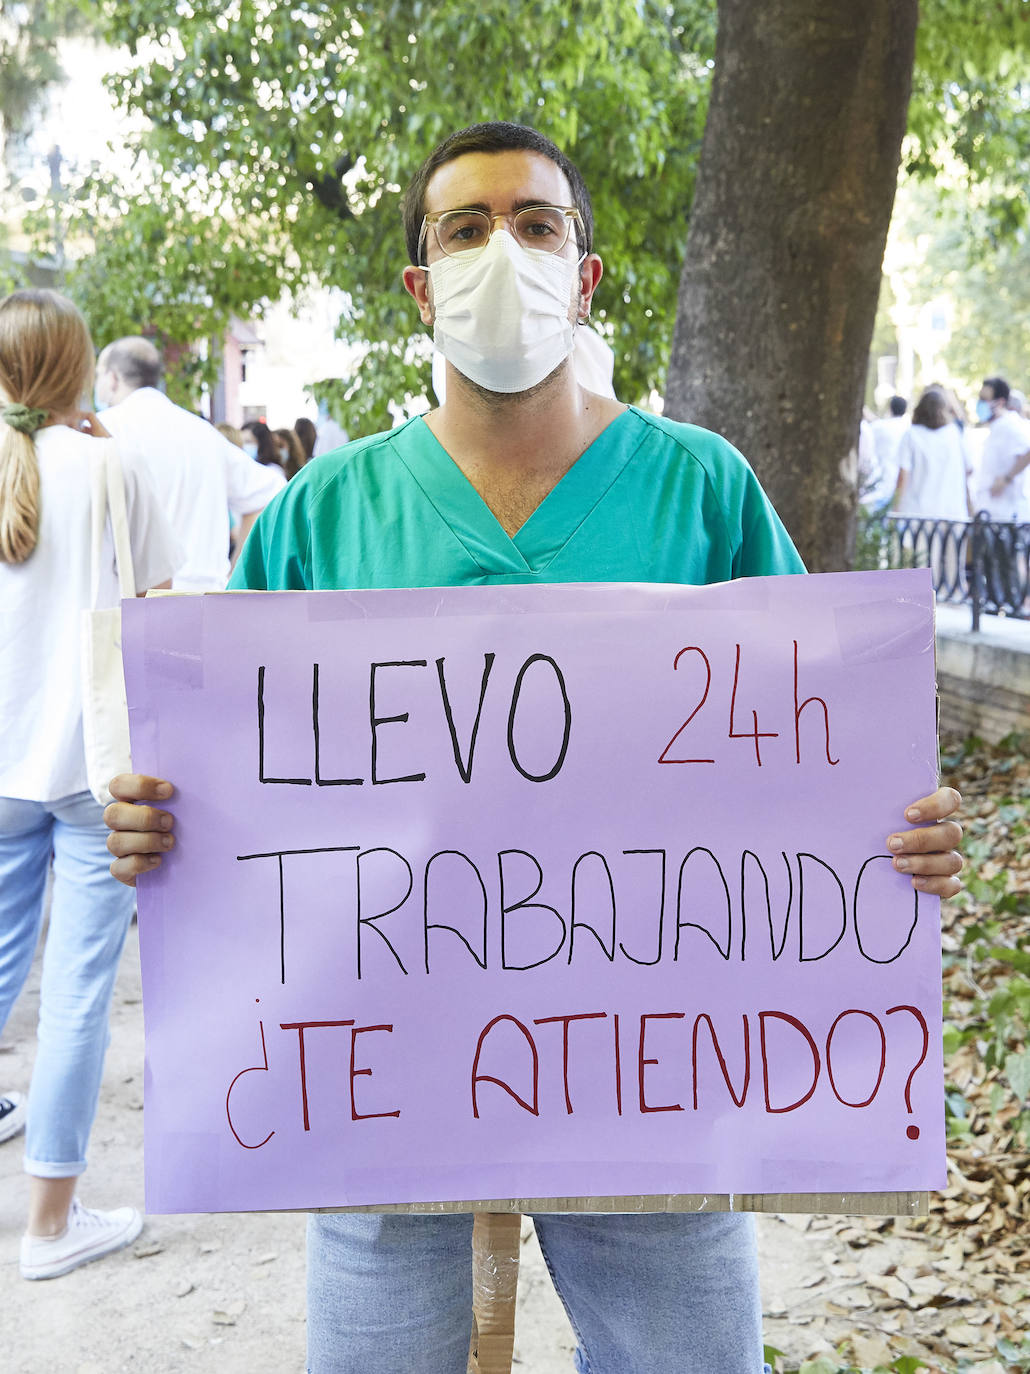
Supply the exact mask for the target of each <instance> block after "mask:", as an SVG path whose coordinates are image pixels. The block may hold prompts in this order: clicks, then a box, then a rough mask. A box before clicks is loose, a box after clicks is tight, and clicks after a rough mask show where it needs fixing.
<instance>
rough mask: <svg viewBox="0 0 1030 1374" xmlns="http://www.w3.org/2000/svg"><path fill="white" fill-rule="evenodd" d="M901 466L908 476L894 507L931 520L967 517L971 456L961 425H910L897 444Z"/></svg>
mask: <svg viewBox="0 0 1030 1374" xmlns="http://www.w3.org/2000/svg"><path fill="white" fill-rule="evenodd" d="M898 467H899V468H900V470H901V471H902V472H904V473H907V475H908V480H907V482H906V483H905V490H904V492H903V493H902V495H901V499H900V500H899V502H898V504H897V506H895V508H894V509H895V511H896V512H897V514H898V515H918V516H922V517H923V518H924V519H928V520H968V519H969V506H968V504H967V500H966V472H967V470H968V468H969V457H968V455H967V453H966V445H965V441H964V440H963V438H962V433H961V431H960V430H959V427H958V425H955V424H946V425H941V427H940V429H929V428H927V426H926V425H910V426H909V428H908V429H907V430H906V432H905V433H904V434H903V435H902V438H901V443H900V444H899V445H898Z"/></svg>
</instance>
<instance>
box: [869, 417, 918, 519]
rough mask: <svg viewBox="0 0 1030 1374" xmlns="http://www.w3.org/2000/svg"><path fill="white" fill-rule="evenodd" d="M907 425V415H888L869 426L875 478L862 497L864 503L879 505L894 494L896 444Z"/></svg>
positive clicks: (896, 481) (896, 483)
mask: <svg viewBox="0 0 1030 1374" xmlns="http://www.w3.org/2000/svg"><path fill="white" fill-rule="evenodd" d="M908 426H909V419H908V416H907V415H888V416H886V418H884V419H882V420H874V421H873V422H872V425H871V426H870V429H871V432H872V438H873V450H874V452H875V454H876V468H877V478H876V484H875V486H874V487H873V488H872V490H871V491H869V492H868V493H866V495H864V496H863V497H862V500H863V502H864V504H865V505H867V506H873V507H879V506H882V505H884V504H885V503H886V502H887V501H889V500H890V499H891V497H892V496H893V495H894V488H895V487H896V486H897V485H898V445H899V444H900V443H901V440H902V436H903V435H904V434H905V432H906V431H907V429H908Z"/></svg>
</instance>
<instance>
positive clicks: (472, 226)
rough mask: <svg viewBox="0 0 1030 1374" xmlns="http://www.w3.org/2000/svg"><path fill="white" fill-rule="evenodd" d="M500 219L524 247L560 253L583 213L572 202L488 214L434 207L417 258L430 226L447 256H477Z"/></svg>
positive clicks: (427, 216)
mask: <svg viewBox="0 0 1030 1374" xmlns="http://www.w3.org/2000/svg"><path fill="white" fill-rule="evenodd" d="M499 219H503V220H504V221H505V222H506V223H507V224H508V225H509V226H510V228H511V232H512V235H513V237H514V238H515V240H516V242H518V243H520V244H521V245H522V247H523V248H528V249H530V250H535V251H536V252H542V253H560V252H561V250H562V249H563V248H564V247H565V245H566V244H567V243H568V241H569V235H570V234H571V233H572V226H573V224H577V225H578V226H579V227H580V229H582V228H583V219H582V216H581V215H580V213H579V211H578V210H577V209H575V208H574V207H572V206H562V205H527V206H524V207H523V208H522V209H521V210H517V211H516V212H515V214H514V215H510V214H496V215H489V214H487V212H486V211H485V210H434V211H433V212H432V213H431V214H428V215H426V216H425V218H424V219H423V220H422V229H421V232H420V233H419V238H418V255H419V260H420V261H421V260H422V255H423V250H424V248H425V246H426V240H427V238H428V235H429V230H430V228H432V230H433V236H434V238H435V239H436V242H437V245H438V246H439V249H440V252H441V253H444V254H446V256H447V257H449V258H456V257H468V256H471V257H477V256H478V255H479V254H480V253H481V252H482V251H483V249H484V248H485V247H486V245H487V244H488V243H489V242H490V235H491V234H492V233H493V227H494V222H495V221H496V220H499Z"/></svg>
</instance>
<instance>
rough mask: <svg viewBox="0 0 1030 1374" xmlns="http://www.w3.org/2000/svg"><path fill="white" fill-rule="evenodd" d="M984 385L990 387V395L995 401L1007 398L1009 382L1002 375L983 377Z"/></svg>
mask: <svg viewBox="0 0 1030 1374" xmlns="http://www.w3.org/2000/svg"><path fill="white" fill-rule="evenodd" d="M984 386H989V387H990V388H991V396H992V398H993V399H994V400H995V401H1007V400H1008V398H1009V384H1008V382H1007V381H1006V380H1005V378H1004V377H985V378H984Z"/></svg>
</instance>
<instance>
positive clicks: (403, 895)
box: [123, 571, 945, 1212]
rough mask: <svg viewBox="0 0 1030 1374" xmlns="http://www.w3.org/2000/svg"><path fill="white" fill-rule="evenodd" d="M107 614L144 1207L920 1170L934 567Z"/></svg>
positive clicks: (658, 1187) (380, 1199)
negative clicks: (920, 862)
mask: <svg viewBox="0 0 1030 1374" xmlns="http://www.w3.org/2000/svg"><path fill="white" fill-rule="evenodd" d="M123 615H124V644H125V667H126V682H127V687H128V694H129V703H130V719H131V724H132V741H133V756H134V761H135V766H136V767H137V768H138V769H140V770H141V771H143V772H148V773H154V774H157V775H159V776H162V777H167V778H170V779H171V780H172V781H173V782H175V784H176V785H177V788H178V791H177V794H176V796H175V798H174V800H173V802H172V803H171V806H170V809H171V810H173V811H174V812H175V816H176V833H177V836H178V844H177V847H176V848H175V850H174V851H173V852H172V854H171V855H170V857H169V858H168V859H167V860H166V862H165V864H164V865H163V866H162V868H161V869H160V870H159V871H158V872H157V873H155V874H148V875H145V876H144V877H143V878H141V880H140V884H139V907H140V942H141V955H142V961H143V979H144V1011H145V1022H146V1035H147V1079H146V1173H147V1206H148V1209H149V1210H151V1211H158V1212H162V1211H219V1210H249V1209H266V1208H285V1207H299V1208H304V1207H319V1206H326V1207H332V1206H350V1205H359V1204H387V1203H408V1202H422V1201H447V1200H457V1199H466V1200H467V1199H477V1198H501V1197H565V1196H573V1197H575V1196H579V1197H588V1196H612V1195H626V1194H654V1193H700V1192H711V1193H727V1192H734V1193H743V1192H749V1193H769V1192H862V1191H903V1190H918V1189H926V1188H933V1187H937V1186H939V1185H941V1184H943V1182H944V1178H945V1170H944V1123H943V1109H942V1101H943V1083H942V1068H941V1034H940V1032H941V1026H940V1012H941V998H940V962H939V910H938V902H937V900H936V899H934V898H929V897H919V898H917V897H916V895H915V893H914V892H913V890H912V887H911V885H910V883H909V882H908V880H907V879H906V878H904V877H903V876H902V875H900V874H898V873H896V872H894V870H893V868H892V866H891V862H890V858H889V856H888V853H887V850H886V845H885V840H886V836H887V835H888V834H889V833H890V832H891V831H892V830H895V829H897V828H898V827H899V826H900V825H903V824H904V821H903V815H902V813H903V808H904V806H905V805H906V804H907V803H908V802H910V801H912V800H913V799H915V798H916V797H919V796H922V795H925V794H926V793H928V792H930V791H932V790H933V789H934V787H935V786H936V736H935V727H934V718H935V706H934V640H933V592H932V588H931V583H930V578H929V575H928V573H926V572H925V571H906V572H884V573H845V574H830V575H825V576H818V577H769V578H754V579H750V580H746V581H740V582H733V583H725V584H719V585H717V586H711V587H681V586H645V585H628V586H627V585H612V586H605V585H576V586H496V587H465V588H453V589H428V590H414V591H360V592H280V593H244V594H238V595H223V596H200V597H188V598H184V597H169V598H159V599H153V600H148V601H145V602H127V603H125V606H124V609H123Z"/></svg>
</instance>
